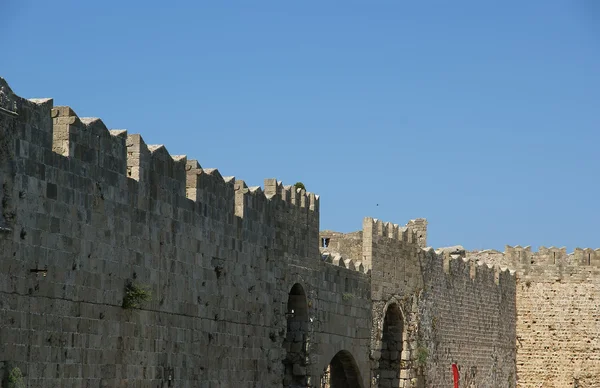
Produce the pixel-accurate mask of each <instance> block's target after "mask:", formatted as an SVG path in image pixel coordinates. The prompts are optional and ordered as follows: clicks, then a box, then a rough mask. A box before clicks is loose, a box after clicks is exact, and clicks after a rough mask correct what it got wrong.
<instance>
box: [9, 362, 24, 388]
mask: <svg viewBox="0 0 600 388" xmlns="http://www.w3.org/2000/svg"><path fill="white" fill-rule="evenodd" d="M8 388H25V382H24V381H23V373H22V372H21V369H19V368H18V367H14V368H12V369H11V370H10V372H9V373H8Z"/></svg>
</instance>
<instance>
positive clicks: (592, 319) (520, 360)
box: [468, 246, 600, 388]
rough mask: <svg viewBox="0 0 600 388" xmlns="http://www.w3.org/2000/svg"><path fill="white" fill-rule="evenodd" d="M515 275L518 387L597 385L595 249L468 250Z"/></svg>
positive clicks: (598, 258) (599, 342) (599, 292)
mask: <svg viewBox="0 0 600 388" xmlns="http://www.w3.org/2000/svg"><path fill="white" fill-rule="evenodd" d="M468 256H469V257H471V258H473V259H475V260H478V261H481V262H495V263H499V264H502V265H505V266H507V267H509V268H513V269H515V270H516V271H517V286H516V293H517V314H518V315H517V369H518V381H519V387H528V388H529V387H531V388H533V387H535V388H537V387H539V386H540V384H542V385H543V386H544V387H549V388H567V387H569V388H570V387H579V388H582V387H598V386H600V356H599V355H598V349H599V348H600V338H599V336H598V334H599V333H600V314H599V312H598V303H599V302H600V284H599V283H598V280H599V279H600V251H599V250H592V249H576V250H575V251H574V252H573V253H572V254H567V252H566V249H564V248H553V247H552V248H545V247H540V248H539V250H538V252H532V251H531V248H529V247H525V248H522V247H520V246H517V247H510V246H507V247H506V249H505V252H504V253H501V252H497V251H483V252H469V253H468Z"/></svg>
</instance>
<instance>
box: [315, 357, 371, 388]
mask: <svg viewBox="0 0 600 388" xmlns="http://www.w3.org/2000/svg"><path fill="white" fill-rule="evenodd" d="M362 387H363V384H362V377H361V375H360V370H359V369H358V365H357V364H356V361H355V360H354V357H353V356H352V354H351V353H350V352H348V351H346V350H341V351H339V352H338V353H337V354H336V355H335V356H333V358H332V359H331V362H330V363H329V365H328V366H327V368H326V369H325V371H324V374H323V376H322V377H321V386H320V388H362Z"/></svg>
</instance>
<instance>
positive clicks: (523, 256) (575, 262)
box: [467, 245, 600, 269]
mask: <svg viewBox="0 0 600 388" xmlns="http://www.w3.org/2000/svg"><path fill="white" fill-rule="evenodd" d="M467 255H468V257H470V258H474V259H476V260H479V261H484V262H488V263H501V264H502V265H505V266H508V267H510V268H511V269H517V268H524V267H555V266H561V267H565V266H572V267H578V266H581V267H586V266H589V267H600V249H591V248H575V250H574V251H573V252H571V253H567V249H566V248H565V247H560V248H559V247H544V246H541V247H539V248H538V250H537V251H535V252H534V251H532V249H531V247H530V246H524V247H523V246H520V245H516V246H514V247H513V246H510V245H507V246H506V247H505V249H504V252H499V251H495V250H484V251H472V252H468V254H467Z"/></svg>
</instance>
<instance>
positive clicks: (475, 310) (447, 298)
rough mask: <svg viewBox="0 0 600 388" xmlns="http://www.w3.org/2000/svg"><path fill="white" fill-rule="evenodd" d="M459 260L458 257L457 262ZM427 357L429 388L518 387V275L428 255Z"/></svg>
mask: <svg viewBox="0 0 600 388" xmlns="http://www.w3.org/2000/svg"><path fill="white" fill-rule="evenodd" d="M453 257H455V258H453ZM423 274H424V277H425V280H424V282H425V291H424V292H423V294H422V296H421V300H422V302H421V306H420V314H421V322H420V323H421V327H420V330H421V331H422V343H421V344H420V345H419V346H420V347H421V349H422V353H421V355H422V356H423V358H425V359H426V362H425V365H426V368H427V384H426V386H427V387H438V386H444V387H445V386H448V387H449V386H452V381H453V376H452V364H456V365H457V367H458V369H459V373H460V386H461V387H463V386H464V387H471V386H475V387H489V388H495V387H515V384H516V373H517V371H516V365H515V318H516V306H515V276H514V275H513V274H511V273H510V272H509V271H508V270H504V271H503V270H501V269H500V268H498V267H488V266H487V265H477V264H476V263H475V262H474V261H469V260H466V259H463V258H461V257H456V255H453V254H449V253H448V252H444V253H441V254H439V255H438V254H436V253H435V252H434V251H433V250H431V249H430V250H428V251H426V252H424V257H423Z"/></svg>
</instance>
